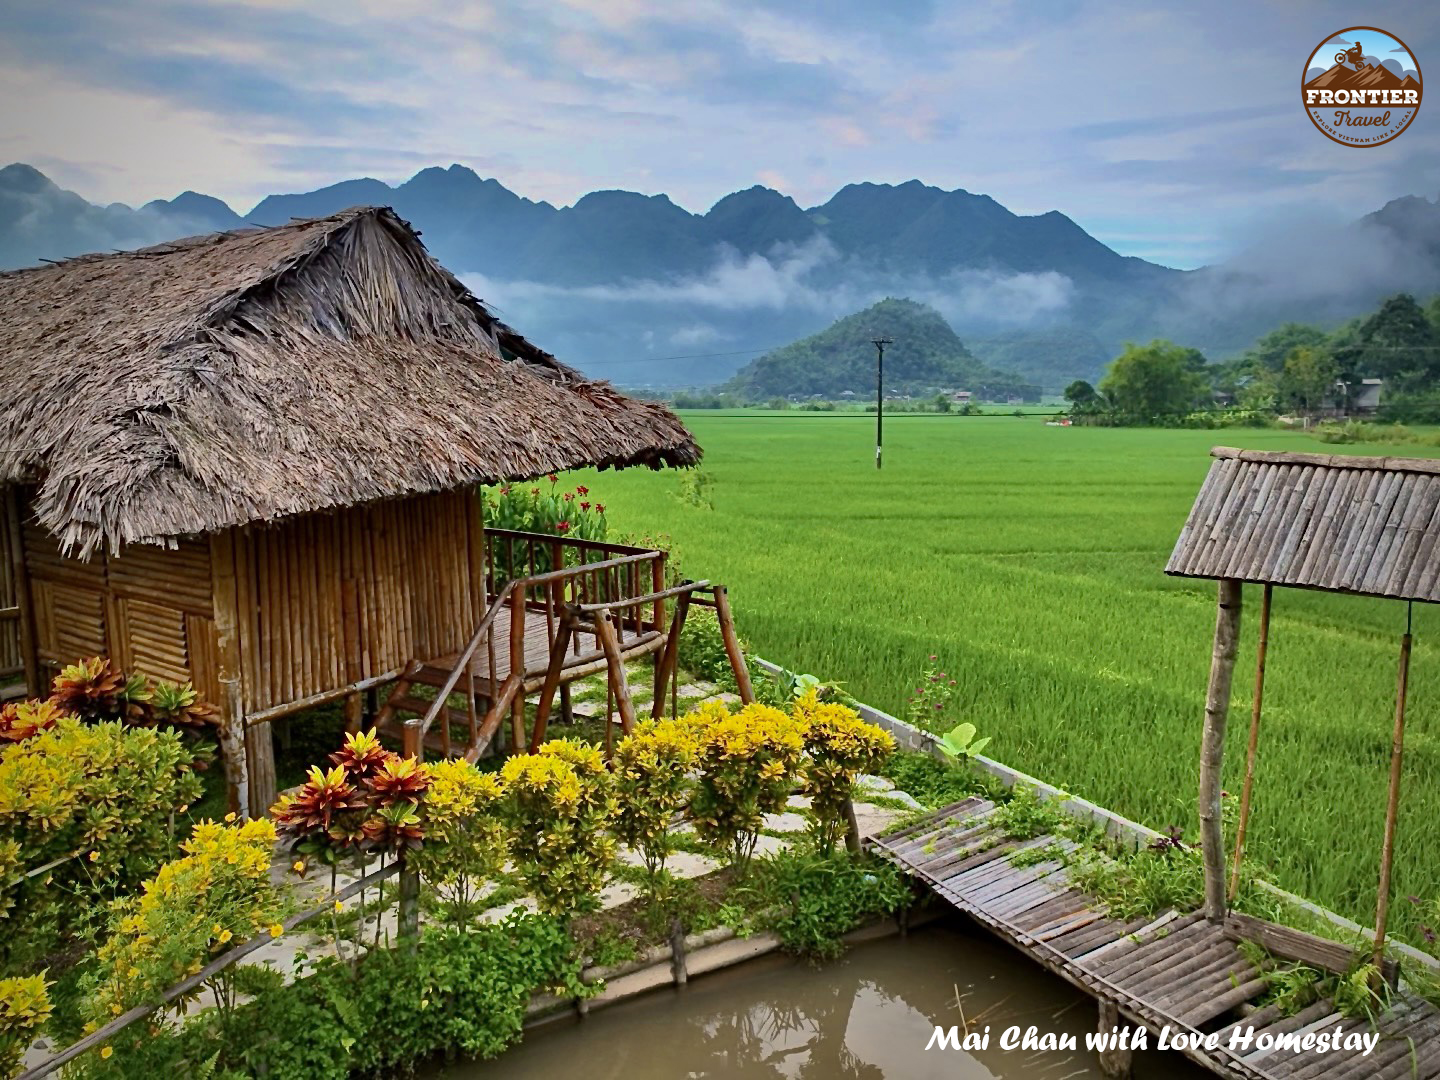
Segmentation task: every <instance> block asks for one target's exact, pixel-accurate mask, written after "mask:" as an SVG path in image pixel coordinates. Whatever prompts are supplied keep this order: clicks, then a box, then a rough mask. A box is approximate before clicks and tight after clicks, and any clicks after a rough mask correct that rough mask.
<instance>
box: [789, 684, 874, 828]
mask: <svg viewBox="0 0 1440 1080" xmlns="http://www.w3.org/2000/svg"><path fill="white" fill-rule="evenodd" d="M792 716H793V718H794V719H795V720H796V721H797V722H798V723H799V724H800V725H801V726H802V728H803V730H804V732H805V764H804V769H803V774H802V775H803V781H804V782H803V785H802V787H801V792H802V793H803V794H805V795H808V796H809V797H810V809H809V810H808V811H807V817H808V818H809V820H810V836H811V838H812V839H813V840H814V842H815V847H816V849H817V850H818V851H819V852H820V853H821V854H824V855H828V854H830V853H831V852H832V851H834V850H835V845H836V843H837V842H838V841H839V840H840V838H841V836H842V835H843V834H844V832H845V829H846V825H847V820H846V807H847V805H848V804H849V803H850V801H851V799H852V798H853V797H854V794H855V781H856V780H857V779H858V777H859V776H860V775H861V774H862V773H873V772H875V771H877V770H878V769H880V768H882V767H883V766H884V764H885V761H886V759H887V758H888V757H889V756H890V754H891V753H892V752H893V751H894V749H895V740H894V739H892V738H891V737H890V735H889V734H888V733H887V732H885V731H883V730H882V729H880V728H878V727H876V726H875V725H874V724H868V723H866V722H865V721H864V720H861V719H860V716H859V714H858V713H857V712H855V710H854V709H849V708H846V707H845V706H844V705H839V704H834V703H829V704H822V703H821V702H820V700H819V698H818V696H817V695H816V692H815V691H814V690H813V689H812V690H811V691H810V692H809V693H807V694H806V695H805V696H804V697H802V698H800V699H799V700H798V701H796V702H795V708H794V712H793V713H792Z"/></svg>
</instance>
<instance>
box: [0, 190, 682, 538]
mask: <svg viewBox="0 0 1440 1080" xmlns="http://www.w3.org/2000/svg"><path fill="white" fill-rule="evenodd" d="M0 357H3V361H4V363H3V379H0V485H3V484H5V483H16V482H19V483H32V484H35V485H36V486H37V493H36V498H35V501H34V503H33V507H32V509H33V512H34V513H35V515H36V517H37V518H38V520H39V522H40V524H42V525H43V526H44V527H46V528H47V529H49V530H50V531H51V532H52V533H54V534H55V535H56V537H57V538H58V539H59V540H60V542H61V543H62V544H63V545H64V546H66V547H67V548H68V549H70V550H72V551H75V552H77V553H79V554H82V555H84V554H88V553H89V552H91V551H93V550H95V549H96V548H97V547H98V546H100V545H102V544H103V545H108V546H110V547H112V548H114V547H118V546H119V545H120V544H122V543H131V542H156V541H163V540H165V539H167V538H171V537H175V536H181V535H186V534H191V533H202V532H209V531H213V530H219V529H224V528H227V527H229V526H234V525H242V524H247V523H251V522H261V521H270V520H273V519H276V518H280V517H284V516H286V515H290V514H298V513H304V512H308V511H314V510H324V509H330V508H334V507H340V506H349V505H354V504H358V503H364V502H369V501H371V500H375V499H383V498H393V497H398V496H405V495H411V494H417V493H421V492H428V491H436V490H442V489H446V488H453V487H457V486H461V485H468V484H474V483H481V482H486V483H489V482H495V481H500V480H513V479H523V478H528V477H532V476H538V475H541V474H543V473H547V472H555V471H558V470H561V469H570V468H576V467H580V466H586V465H594V466H600V467H602V468H603V467H607V466H615V467H621V466H626V465H637V464H640V465H648V466H651V467H652V468H659V467H660V466H662V465H690V464H694V463H695V462H697V461H698V460H699V458H700V450H699V448H698V447H697V446H696V445H695V441H694V439H693V438H692V437H691V435H690V433H689V432H688V431H686V430H685V428H684V426H683V425H682V424H681V423H680V421H679V420H678V419H676V417H675V416H674V415H673V414H672V413H671V412H669V411H668V410H667V409H665V408H664V407H662V406H660V405H655V404H651V403H648V402H641V401H635V400H633V399H630V398H627V397H625V396H623V395H621V394H619V393H617V392H616V391H615V390H614V389H613V388H612V387H610V385H609V384H608V383H600V382H593V381H590V380H588V379H586V378H585V377H583V376H582V375H580V374H579V373H578V372H576V371H575V370H573V369H571V368H569V367H566V366H565V365H563V364H561V363H559V362H558V361H556V360H555V358H554V357H552V356H550V355H549V354H548V353H544V352H542V351H540V350H539V349H537V348H536V347H535V346H533V345H531V344H530V343H529V342H527V341H526V340H525V339H524V338H522V337H521V336H520V335H519V334H517V333H515V332H514V331H513V330H511V329H510V328H509V327H507V326H505V325H504V324H502V323H500V322H498V321H497V320H496V319H495V317H494V316H493V315H491V313H490V312H489V311H487V310H486V309H485V307H484V306H483V305H482V304H481V302H480V301H479V300H477V299H476V298H475V297H474V296H473V295H471V293H470V292H469V290H468V289H466V288H465V286H464V285H462V284H461V283H460V282H459V281H458V280H457V279H456V278H455V277H454V276H452V275H451V274H449V273H448V272H447V271H445V269H444V268H443V267H441V266H440V265H439V264H438V263H437V262H436V261H435V260H434V259H433V258H431V256H430V255H429V253H428V252H426V250H425V248H424V246H423V245H422V244H421V243H420V240H419V238H418V237H417V235H416V234H415V233H414V232H413V231H412V230H411V229H410V227H409V225H408V224H406V223H405V222H404V221H402V220H401V219H400V218H399V217H397V216H396V215H395V213H394V212H393V211H391V210H388V209H375V208H371V207H357V208H355V209H352V210H347V211H345V212H343V213H340V214H336V215H334V216H333V217H328V218H319V219H316V220H313V221H296V222H293V223H291V224H289V225H282V226H279V227H277V228H270V229H250V230H242V231H237V232H228V233H217V234H215V235H212V236H201V237H194V238H192V239H188V240H181V241H177V242H175V243H171V244H164V245H160V246H158V247H152V248H146V249H144V250H141V251H134V252H129V253H123V254H115V255H88V256H82V257H80V258H76V259H70V260H67V261H65V262H62V263H57V264H54V265H51V266H45V267H39V268H36V269H31V270H20V271H14V272H11V273H4V274H0Z"/></svg>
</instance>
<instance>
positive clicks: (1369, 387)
mask: <svg viewBox="0 0 1440 1080" xmlns="http://www.w3.org/2000/svg"><path fill="white" fill-rule="evenodd" d="M1384 389H1385V380H1384V379H1361V380H1360V386H1359V388H1358V389H1357V390H1356V391H1355V400H1354V406H1353V410H1354V412H1355V413H1356V414H1357V415H1361V416H1373V415H1374V414H1375V413H1376V412H1378V411H1379V410H1380V394H1381V391H1383V390H1384Z"/></svg>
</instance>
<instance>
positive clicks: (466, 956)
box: [77, 912, 589, 1080]
mask: <svg viewBox="0 0 1440 1080" xmlns="http://www.w3.org/2000/svg"><path fill="white" fill-rule="evenodd" d="M579 972H580V958H579V956H578V952H577V950H576V948H575V946H574V943H573V942H572V941H571V939H570V937H569V935H567V934H566V933H565V931H564V929H563V927H561V926H560V925H559V924H558V923H557V922H555V921H554V920H552V919H547V918H543V917H537V916H532V915H528V914H525V913H521V912H516V913H513V914H512V915H511V916H509V917H508V918H507V919H506V920H505V921H504V922H502V923H499V924H496V925H487V926H478V927H475V928H472V929H471V930H469V931H460V930H457V929H454V928H443V929H436V928H432V929H430V930H428V931H426V933H425V934H424V935H423V936H422V938H421V939H420V941H419V943H418V946H417V948H416V949H415V950H413V951H410V950H404V949H395V950H388V949H382V950H377V951H375V952H373V953H371V954H369V955H368V956H366V957H365V958H364V959H363V960H361V961H360V963H359V964H358V966H357V967H356V968H355V969H354V970H353V971H352V970H351V968H350V967H349V966H347V965H345V964H342V963H339V962H338V961H336V960H335V959H334V958H333V957H327V958H325V959H323V960H321V961H319V962H318V963H317V964H316V968H315V971H314V972H313V974H310V975H307V976H306V977H304V978H302V979H299V980H297V981H296V982H294V983H292V984H290V985H288V986H284V987H280V988H276V989H274V990H272V991H271V992H269V993H267V994H265V995H263V996H261V997H259V998H257V999H256V1000H255V1001H253V1002H250V1003H248V1004H246V1005H242V1006H240V1007H239V1008H238V1009H237V1010H236V1013H235V1016H234V1017H233V1018H232V1019H231V1020H230V1021H229V1022H228V1023H224V1022H222V1018H221V1017H220V1016H218V1015H217V1013H216V1012H215V1011H214V1010H207V1011H206V1012H203V1013H199V1014H197V1015H195V1016H193V1017H191V1018H190V1019H188V1020H186V1021H185V1023H184V1024H183V1026H181V1027H178V1028H173V1027H172V1028H167V1029H162V1030H161V1031H159V1032H158V1033H156V1034H155V1035H153V1036H151V1035H149V1034H148V1033H147V1032H145V1031H144V1029H143V1027H142V1026H141V1025H138V1024H137V1025H134V1026H132V1027H131V1028H128V1029H126V1031H125V1032H123V1033H122V1034H121V1035H120V1036H119V1037H117V1039H116V1040H115V1041H114V1043H113V1044H112V1055H111V1056H109V1057H102V1056H101V1055H100V1054H99V1053H91V1054H87V1055H85V1056H84V1057H83V1058H81V1059H80V1060H79V1062H77V1066H78V1068H77V1074H78V1075H79V1076H80V1077H83V1078H84V1080H128V1078H130V1077H133V1076H145V1075H150V1076H193V1075H201V1076H203V1075H206V1074H209V1075H211V1076H223V1077H225V1078H227V1080H228V1078H229V1077H241V1076H264V1077H267V1078H268V1080H345V1078H347V1077H349V1076H351V1075H354V1074H357V1073H358V1074H369V1075H377V1076H393V1075H397V1074H399V1073H405V1072H409V1071H411V1070H412V1069H413V1068H414V1067H415V1066H416V1065H417V1064H420V1063H421V1062H423V1061H425V1060H427V1059H429V1058H431V1057H433V1056H435V1055H436V1054H444V1055H445V1056H446V1057H452V1058H453V1057H455V1056H458V1055H465V1056H471V1057H479V1058H492V1057H495V1056H496V1055H497V1054H499V1053H500V1052H501V1051H502V1050H504V1049H505V1048H506V1047H508V1046H510V1045H511V1044H512V1043H514V1042H515V1041H516V1040H517V1039H518V1038H519V1037H520V1032H521V1027H522V1025H523V1023H524V1019H525V1009H526V1007H527V1006H528V1005H529V1003H530V999H531V997H532V995H534V994H535V993H536V992H538V991H541V990H554V991H555V992H557V993H560V994H563V995H566V996H574V997H580V996H583V995H584V994H586V993H588V992H589V991H588V989H587V988H586V987H585V986H583V985H582V984H581V983H580V980H579Z"/></svg>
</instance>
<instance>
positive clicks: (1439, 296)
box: [1425, 293, 1440, 335]
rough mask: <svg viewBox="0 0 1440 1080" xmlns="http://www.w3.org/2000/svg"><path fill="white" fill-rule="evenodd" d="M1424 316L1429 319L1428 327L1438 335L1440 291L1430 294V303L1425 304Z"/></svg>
mask: <svg viewBox="0 0 1440 1080" xmlns="http://www.w3.org/2000/svg"><path fill="white" fill-rule="evenodd" d="M1425 317H1426V318H1427V319H1429V320H1430V329H1431V330H1433V331H1434V332H1435V334H1436V335H1440V293H1436V294H1435V295H1434V296H1432V297H1431V298H1430V303H1428V304H1426V305H1425Z"/></svg>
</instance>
